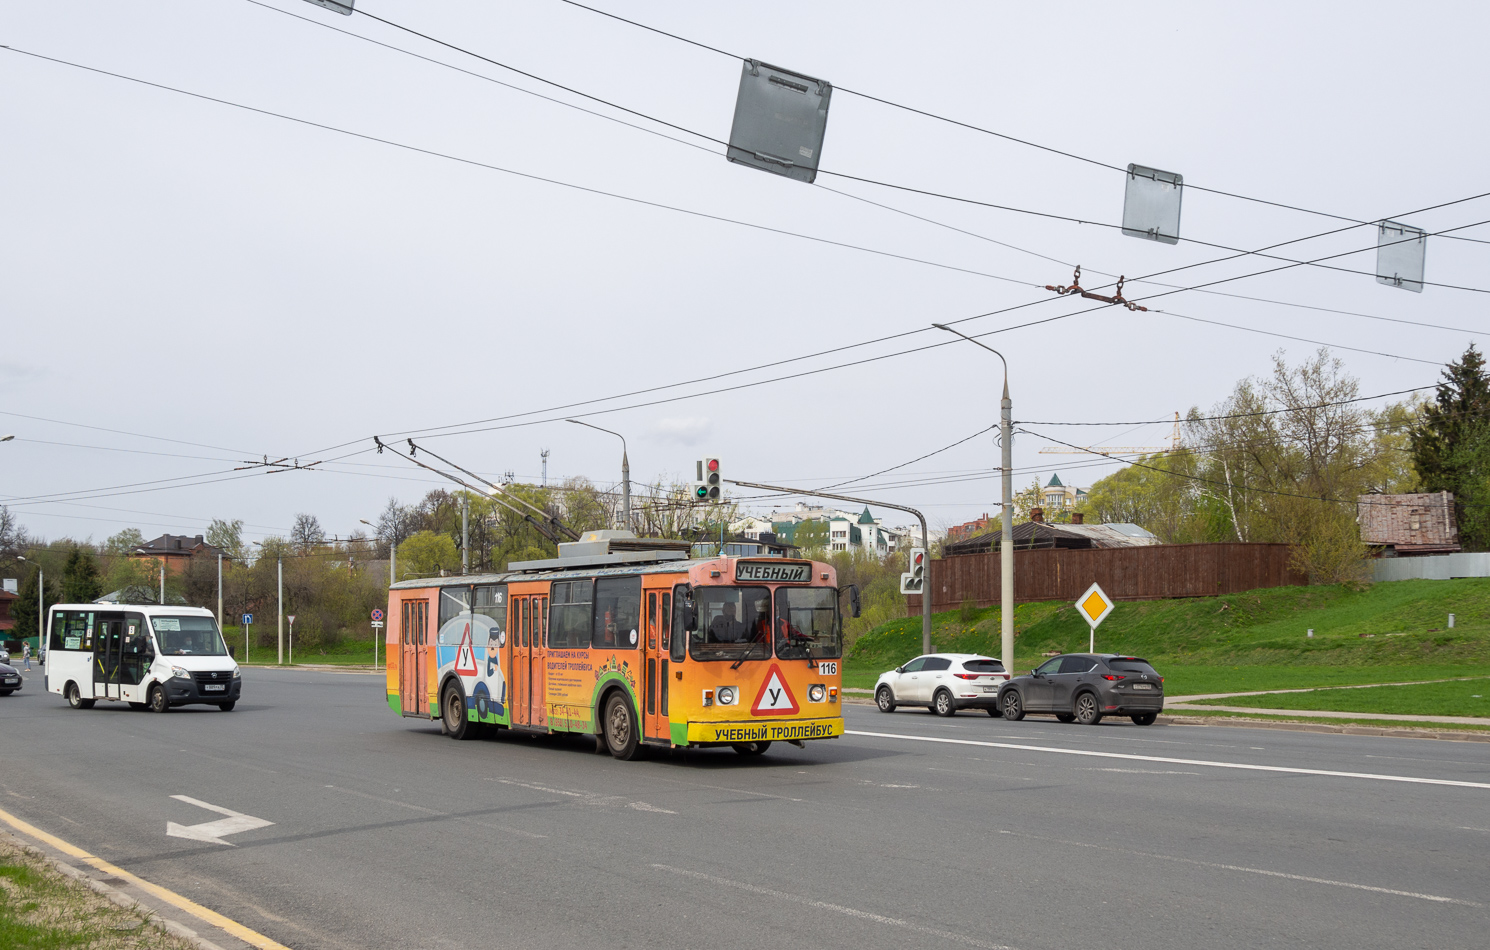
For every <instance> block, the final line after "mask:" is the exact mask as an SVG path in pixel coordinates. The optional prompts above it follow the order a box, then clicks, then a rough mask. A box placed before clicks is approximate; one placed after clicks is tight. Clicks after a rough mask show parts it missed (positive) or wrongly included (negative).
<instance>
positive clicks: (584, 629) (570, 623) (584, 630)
mask: <svg viewBox="0 0 1490 950" xmlns="http://www.w3.org/2000/svg"><path fill="white" fill-rule="evenodd" d="M593 584H594V582H593V581H591V580H589V579H588V578H586V579H585V580H580V581H554V584H553V592H552V597H553V607H552V608H551V610H552V615H551V617H550V618H549V623H548V645H549V646H551V647H555V648H557V649H561V650H573V649H583V648H584V647H587V646H589V645H590V608H591V606H592V604H591V602H590V596H591V588H592V586H593Z"/></svg>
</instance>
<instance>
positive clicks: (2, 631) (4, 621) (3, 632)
mask: <svg viewBox="0 0 1490 950" xmlns="http://www.w3.org/2000/svg"><path fill="white" fill-rule="evenodd" d="M19 589H20V585H19V584H17V583H16V579H15V578H14V577H7V578H5V581H4V584H3V585H0V640H8V639H10V638H11V637H13V636H15V628H16V621H15V618H14V617H12V616H11V613H10V605H11V604H13V603H15V602H16V593H17V591H18V590H19Z"/></svg>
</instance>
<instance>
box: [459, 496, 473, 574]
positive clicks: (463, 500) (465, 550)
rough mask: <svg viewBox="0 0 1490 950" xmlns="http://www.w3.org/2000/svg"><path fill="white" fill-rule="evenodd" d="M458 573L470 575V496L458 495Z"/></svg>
mask: <svg viewBox="0 0 1490 950" xmlns="http://www.w3.org/2000/svg"><path fill="white" fill-rule="evenodd" d="M460 572H461V573H462V574H469V573H471V496H470V495H469V494H467V493H466V492H461V493H460Z"/></svg>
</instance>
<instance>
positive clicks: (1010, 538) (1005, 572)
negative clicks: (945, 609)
mask: <svg viewBox="0 0 1490 950" xmlns="http://www.w3.org/2000/svg"><path fill="white" fill-rule="evenodd" d="M932 326H934V327H936V328H937V329H938V330H946V331H947V332H948V333H955V334H957V335H958V336H960V337H962V338H963V339H964V340H967V341H968V342H969V343H976V344H977V345H978V346H981V347H983V349H985V350H987V351H988V352H990V353H992V354H993V355H994V356H997V357H998V358H999V362H1001V363H1003V364H1004V397H1003V400H1002V401H1001V402H1000V403H999V441H1000V442H1001V443H1003V455H1002V458H1001V459H1000V464H1001V466H1002V467H1003V474H1004V479H1003V480H1004V516H1003V522H1004V531H1003V540H1002V542H1001V543H1000V544H999V595H1000V597H999V627H1000V631H999V632H1000V633H1001V634H1002V636H1001V638H1000V639H1001V640H1002V641H1003V642H1002V644H1001V647H1002V652H1003V660H1004V669H1006V670H1008V671H1009V672H1010V673H1011V674H1012V673H1013V672H1014V404H1013V403H1012V402H1010V401H1009V361H1008V360H1006V359H1004V354H1002V353H1000V352H999V351H998V350H995V349H994V348H993V347H991V346H988V345H986V344H984V343H979V342H978V341H977V340H975V339H973V338H972V337H970V336H968V335H967V334H966V333H963V332H961V331H959V330H954V329H952V328H951V327H949V326H947V325H945V324H941V323H933V324H932ZM922 596H929V595H926V594H923V595H922Z"/></svg>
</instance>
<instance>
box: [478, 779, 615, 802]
mask: <svg viewBox="0 0 1490 950" xmlns="http://www.w3.org/2000/svg"><path fill="white" fill-rule="evenodd" d="M497 781H499V782H501V783H502V784H503V785H516V786H518V787H520V788H531V789H532V790H533V791H535V792H548V793H549V794H550V795H568V796H569V797H570V798H593V797H595V796H593V795H589V794H586V793H585V792H566V791H564V790H563V789H562V788H549V787H548V786H547V785H529V784H528V783H527V782H514V781H512V780H511V779H505V778H499V779H497Z"/></svg>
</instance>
